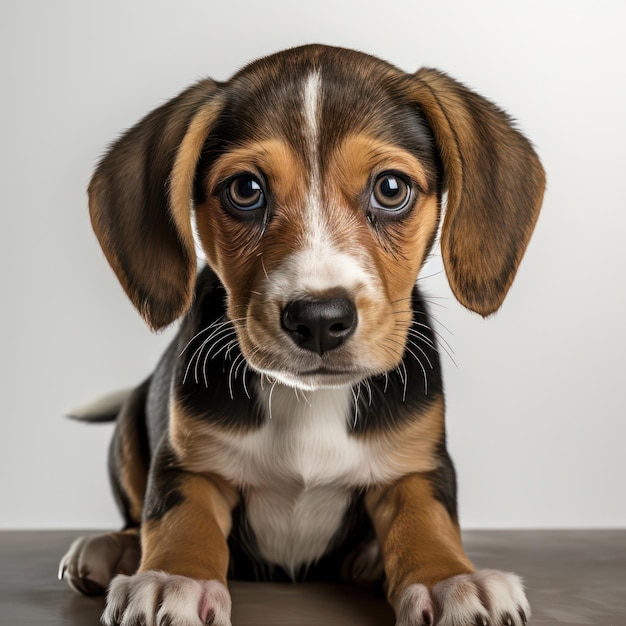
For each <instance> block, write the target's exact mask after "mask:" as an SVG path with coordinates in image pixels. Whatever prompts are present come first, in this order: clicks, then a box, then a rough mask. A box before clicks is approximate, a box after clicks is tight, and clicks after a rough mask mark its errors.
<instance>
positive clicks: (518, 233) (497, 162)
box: [410, 69, 545, 317]
mask: <svg viewBox="0 0 626 626" xmlns="http://www.w3.org/2000/svg"><path fill="white" fill-rule="evenodd" d="M410 91H411V97H412V98H413V99H414V101H415V102H416V103H417V105H418V107H419V110H420V112H421V113H422V115H423V116H424V117H425V118H426V121H427V122H428V124H429V125H430V127H431V128H432V130H433V133H434V135H435V139H436V142H437V147H438V150H439V154H440V157H441V161H442V164H443V169H444V178H445V181H444V182H445V186H446V188H447V191H448V201H447V208H446V215H445V218H444V222H443V226H442V231H441V251H442V255H443V260H444V265H445V268H446V274H447V276H448V281H449V282H450V286H451V287H452V290H453V292H454V294H455V296H456V297H457V299H458V300H459V302H461V304H463V305H464V306H466V307H467V308H469V309H471V310H472V311H476V312H477V313H480V314H481V315H482V316H485V317H486V316H487V315H490V314H491V313H493V312H495V311H496V310H497V309H498V308H499V307H500V305H501V304H502V301H503V300H504V297H505V296H506V294H507V292H508V290H509V287H510V286H511V283H512V282H513V278H514V276H515V273H516V272H517V268H518V266H519V263H520V261H521V259H522V256H523V254H524V251H525V249H526V246H527V244H528V241H529V239H530V236H531V234H532V231H533V229H534V226H535V222H536V221H537V217H538V215H539V209H540V207H541V202H542V199H543V192H544V187H545V174H544V171H543V168H542V166H541V163H540V161H539V158H538V157H537V155H536V153H535V151H534V150H533V147H532V146H531V144H530V142H529V141H528V140H527V139H526V138H525V137H524V136H523V135H522V134H521V133H519V132H518V131H517V130H516V129H515V128H514V127H513V126H512V123H511V120H510V118H509V117H508V116H507V115H506V114H505V113H504V112H503V111H501V110H500V109H498V108H497V107H496V106H495V105H494V104H492V103H491V102H489V101H488V100H486V99H485V98H483V97H482V96H480V95H478V94H477V93H475V92H473V91H471V90H470V89H468V88H467V87H465V86H464V85H462V84H460V83H458V82H456V81H455V80H453V79H452V78H450V77H449V76H447V75H445V74H443V73H441V72H438V71H437V70H433V69H422V70H420V71H418V72H417V73H416V74H415V75H413V76H412V77H411V87H410Z"/></svg>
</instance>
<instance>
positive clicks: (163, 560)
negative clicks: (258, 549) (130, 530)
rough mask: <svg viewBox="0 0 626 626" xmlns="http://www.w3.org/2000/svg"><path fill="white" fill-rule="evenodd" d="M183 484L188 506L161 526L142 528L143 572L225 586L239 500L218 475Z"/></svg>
mask: <svg viewBox="0 0 626 626" xmlns="http://www.w3.org/2000/svg"><path fill="white" fill-rule="evenodd" d="M182 480H183V483H182V485H181V486H180V491H181V493H182V494H183V497H184V500H183V502H182V503H181V504H179V505H178V506H177V507H174V508H173V509H171V510H170V511H168V512H167V513H166V514H165V515H164V516H163V518H162V519H160V520H159V521H156V522H155V521H148V522H144V523H143V525H142V527H141V546H142V558H141V565H140V566H139V571H140V572H147V571H150V570H157V571H165V572H168V573H169V574H180V575H182V576H189V577H191V578H197V579H200V580H203V579H205V580H217V581H219V582H221V583H223V584H226V574H227V571H228V558H229V556H228V546H227V544H226V537H227V536H228V533H229V532H230V527H231V511H232V510H233V508H234V507H235V505H236V504H237V501H238V498H239V496H238V494H237V493H236V492H235V491H234V490H232V489H231V488H230V487H228V486H227V484H226V483H225V482H224V481H223V480H221V479H219V478H217V477H215V476H208V475H207V476H200V475H192V474H189V475H186V476H185V477H184V478H183V479H182ZM181 528H184V532H181Z"/></svg>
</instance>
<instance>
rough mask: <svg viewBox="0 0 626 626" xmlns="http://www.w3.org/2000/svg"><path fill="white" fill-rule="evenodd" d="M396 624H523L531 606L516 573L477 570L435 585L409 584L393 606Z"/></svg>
mask: <svg viewBox="0 0 626 626" xmlns="http://www.w3.org/2000/svg"><path fill="white" fill-rule="evenodd" d="M396 616H397V620H396V626H434V625H437V626H524V625H525V624H526V623H527V621H528V619H529V618H530V606H529V605H528V601H527V600H526V595H525V594H524V587H523V585H522V581H521V580H520V578H519V577H518V576H516V575H515V574H509V573H506V572H500V571H497V570H488V569H485V570H480V571H478V572H474V573H473V574H461V575H459V576H454V577H453V578H449V579H447V580H444V581H442V582H440V583H438V584H437V585H435V586H434V587H433V588H432V590H431V591H430V592H429V591H428V589H427V588H426V587H425V586H424V585H417V584H416V585H410V586H409V587H407V588H406V589H405V590H404V592H403V593H402V595H401V597H400V599H399V601H398V603H397V606H396Z"/></svg>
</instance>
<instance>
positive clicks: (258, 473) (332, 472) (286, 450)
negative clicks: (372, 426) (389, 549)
mask: <svg viewBox="0 0 626 626" xmlns="http://www.w3.org/2000/svg"><path fill="white" fill-rule="evenodd" d="M258 394H259V396H258V397H259V398H260V402H261V403H262V404H261V406H262V409H263V410H264V411H265V413H266V416H267V419H266V422H265V424H264V426H263V427H262V428H261V429H259V430H258V431H255V432H253V433H251V434H247V435H243V436H242V435H241V434H238V435H236V436H227V438H228V440H227V441H224V440H222V444H226V446H225V448H224V452H225V454H224V457H223V458H222V460H221V461H222V462H224V461H225V463H224V464H222V463H220V469H221V472H222V473H226V478H228V479H230V480H231V481H233V482H235V483H236V484H238V485H239V486H240V487H241V489H242V492H243V494H244V498H245V504H246V512H247V518H248V521H249V523H250V526H251V527H252V529H253V530H254V533H255V535H256V538H257V542H258V546H259V549H260V551H261V554H262V555H263V557H264V558H265V559H267V560H268V561H270V562H272V563H276V564H280V565H282V566H283V567H285V568H286V569H287V570H292V571H293V570H295V569H297V567H298V566H299V565H301V564H304V563H309V562H312V561H315V560H316V559H318V558H319V557H320V556H322V554H323V553H324V551H325V550H326V548H327V546H328V544H329V542H330V541H331V540H332V538H333V536H334V535H335V533H336V532H337V530H338V529H339V527H340V525H341V522H342V519H343V516H344V514H345V512H346V509H347V507H348V505H349V503H350V497H351V494H352V492H353V490H354V488H355V487H360V486H366V485H369V484H372V483H373V482H378V481H379V480H385V479H388V478H389V476H388V471H389V470H388V469H387V468H386V467H385V465H384V463H380V462H377V457H380V454H376V453H375V452H374V451H373V450H372V448H371V446H370V445H368V444H367V443H366V442H364V441H362V440H359V438H356V437H352V436H350V433H349V428H350V415H351V413H352V411H351V408H352V406H353V402H354V400H353V397H352V392H351V390H350V389H349V388H347V387H346V388H340V389H324V390H318V391H314V392H307V393H306V395H305V394H303V392H298V394H296V392H295V391H294V390H293V389H290V388H287V387H283V386H282V385H275V386H274V387H271V386H268V385H266V386H265V388H259V389H258ZM373 452H374V453H373ZM226 456H227V457H228V459H227V458H226Z"/></svg>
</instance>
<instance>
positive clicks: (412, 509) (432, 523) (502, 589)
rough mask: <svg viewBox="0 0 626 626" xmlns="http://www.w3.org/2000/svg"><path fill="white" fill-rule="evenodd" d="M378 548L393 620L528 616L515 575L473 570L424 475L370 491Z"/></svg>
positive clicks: (428, 624)
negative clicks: (383, 568)
mask: <svg viewBox="0 0 626 626" xmlns="http://www.w3.org/2000/svg"><path fill="white" fill-rule="evenodd" d="M366 503H367V507H368V511H369V513H370V515H371V517H372V520H373V522H374V527H375V529H376V533H377V535H378V538H379V541H380V543H381V546H382V549H383V560H384V565H385V573H386V575H387V583H388V598H389V601H390V603H391V605H392V606H393V608H394V610H395V612H396V626H432V625H433V624H438V625H440V626H457V625H460V624H476V625H478V626H480V625H483V624H489V625H490V626H493V625H496V624H498V625H500V624H502V625H505V624H506V625H510V626H522V624H525V623H526V621H527V619H528V618H529V617H530V607H529V606H528V602H527V601H526V596H525V595H524V590H523V586H522V583H521V581H520V579H519V578H518V577H517V576H515V575H514V574H508V573H505V572H498V571H495V570H481V571H476V570H475V568H474V566H473V565H472V564H471V562H470V561H469V560H468V558H467V556H465V552H464V550H463V546H462V544H461V533H460V530H459V526H458V523H457V522H456V520H454V519H453V518H452V516H451V515H450V513H449V512H448V510H447V509H446V507H445V506H444V505H443V504H442V503H441V502H440V501H439V500H437V499H436V498H435V496H434V495H433V489H432V486H431V481H430V480H429V477H428V475H417V474H414V475H411V476H407V477H405V478H404V479H402V480H400V481H399V482H398V483H396V484H395V485H393V486H392V487H389V488H387V489H378V490H376V491H372V492H371V493H369V494H368V497H367V499H366Z"/></svg>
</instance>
